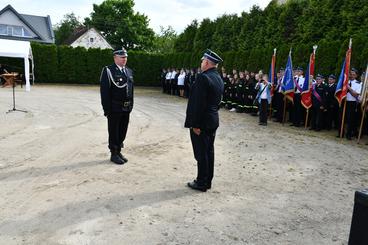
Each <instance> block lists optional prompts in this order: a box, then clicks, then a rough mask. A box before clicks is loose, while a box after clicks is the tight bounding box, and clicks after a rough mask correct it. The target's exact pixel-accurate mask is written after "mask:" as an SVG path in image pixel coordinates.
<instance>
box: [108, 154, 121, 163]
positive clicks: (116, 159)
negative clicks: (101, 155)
mask: <svg viewBox="0 0 368 245" xmlns="http://www.w3.org/2000/svg"><path fill="white" fill-rule="evenodd" d="M110 161H112V162H113V163H115V164H119V165H122V164H124V163H125V162H124V160H123V159H121V158H120V157H119V155H117V154H113V155H111V157H110Z"/></svg>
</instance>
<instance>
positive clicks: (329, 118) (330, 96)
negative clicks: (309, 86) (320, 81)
mask: <svg viewBox="0 0 368 245" xmlns="http://www.w3.org/2000/svg"><path fill="white" fill-rule="evenodd" d="M325 88H326V120H325V121H326V129H327V130H330V129H331V128H332V127H333V128H334V129H338V125H339V103H338V102H337V100H336V97H335V91H336V76H335V75H334V74H331V75H330V76H329V77H328V84H327V85H326V86H325Z"/></svg>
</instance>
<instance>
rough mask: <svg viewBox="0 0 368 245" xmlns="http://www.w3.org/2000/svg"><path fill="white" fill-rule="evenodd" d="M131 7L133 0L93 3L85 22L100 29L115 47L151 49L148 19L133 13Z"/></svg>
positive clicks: (111, 0)
mask: <svg viewBox="0 0 368 245" xmlns="http://www.w3.org/2000/svg"><path fill="white" fill-rule="evenodd" d="M133 7H134V1H133V0H105V1H104V2H102V3H101V4H100V5H97V4H93V12H92V13H91V17H90V18H86V19H85V24H86V25H90V26H94V27H96V28H97V29H98V30H100V31H101V32H102V34H103V35H104V36H105V37H106V39H107V41H108V42H109V43H111V45H113V46H115V47H118V46H121V45H122V46H124V47H125V48H127V49H134V50H146V51H149V50H152V48H153V42H154V32H153V30H152V29H151V28H149V27H148V22H149V19H148V18H147V16H145V15H144V14H140V13H139V12H137V13H135V12H134V10H133Z"/></svg>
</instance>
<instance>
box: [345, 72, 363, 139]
mask: <svg viewBox="0 0 368 245" xmlns="http://www.w3.org/2000/svg"><path fill="white" fill-rule="evenodd" d="M357 77H358V70H357V69H355V68H352V69H351V71H350V80H349V84H348V92H347V94H346V139H348V140H351V137H353V136H357V134H358V131H357V126H358V102H359V99H358V97H359V95H360V92H361V90H362V84H361V83H360V81H358V80H357Z"/></svg>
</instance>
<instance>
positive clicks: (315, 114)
mask: <svg viewBox="0 0 368 245" xmlns="http://www.w3.org/2000/svg"><path fill="white" fill-rule="evenodd" d="M323 80H324V77H323V76H322V75H320V74H318V75H317V77H316V84H314V85H313V87H312V119H311V130H316V131H320V130H321V128H322V121H323V120H322V119H323V118H322V117H323V112H324V110H325V104H326V92H325V87H324V85H323Z"/></svg>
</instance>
